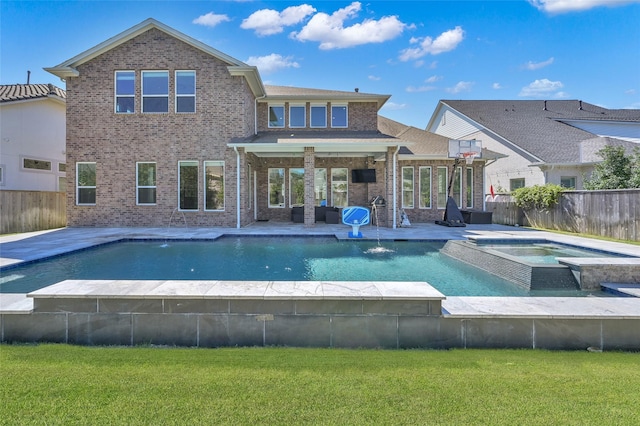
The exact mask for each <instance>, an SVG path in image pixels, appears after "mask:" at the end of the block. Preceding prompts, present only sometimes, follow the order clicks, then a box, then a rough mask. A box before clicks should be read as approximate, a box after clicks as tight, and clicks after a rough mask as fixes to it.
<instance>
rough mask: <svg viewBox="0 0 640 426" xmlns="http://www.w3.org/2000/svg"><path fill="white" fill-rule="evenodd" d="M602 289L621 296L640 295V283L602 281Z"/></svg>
mask: <svg viewBox="0 0 640 426" xmlns="http://www.w3.org/2000/svg"><path fill="white" fill-rule="evenodd" d="M600 287H602V291H604V292H606V293H611V294H613V295H615V296H622V297H640V283H602V284H600Z"/></svg>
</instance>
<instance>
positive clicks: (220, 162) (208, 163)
mask: <svg viewBox="0 0 640 426" xmlns="http://www.w3.org/2000/svg"><path fill="white" fill-rule="evenodd" d="M207 166H215V167H222V174H221V175H220V176H221V178H222V206H221V207H219V208H217V209H210V208H208V206H207V193H208V192H209V188H208V187H207V186H208V181H207ZM202 169H203V173H204V210H205V211H207V212H223V211H224V209H225V205H226V197H225V192H226V188H225V184H226V181H225V168H224V160H207V161H205V162H204V166H203V167H202Z"/></svg>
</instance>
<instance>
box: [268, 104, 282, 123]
mask: <svg viewBox="0 0 640 426" xmlns="http://www.w3.org/2000/svg"><path fill="white" fill-rule="evenodd" d="M269 127H272V128H273V127H284V106H283V105H269Z"/></svg>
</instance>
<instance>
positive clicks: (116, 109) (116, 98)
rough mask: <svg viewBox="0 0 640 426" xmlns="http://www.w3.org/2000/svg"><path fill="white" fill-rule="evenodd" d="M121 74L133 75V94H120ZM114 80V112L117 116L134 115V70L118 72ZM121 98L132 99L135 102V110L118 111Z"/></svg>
mask: <svg viewBox="0 0 640 426" xmlns="http://www.w3.org/2000/svg"><path fill="white" fill-rule="evenodd" d="M120 73H123V74H124V73H133V93H131V94H128V93H127V94H126V95H120V94H118V74H120ZM113 80H114V85H113V112H115V113H116V114H134V113H135V112H136V72H135V71H134V70H118V71H116V72H115V73H114V75H113ZM120 98H131V99H132V100H133V110H132V111H118V99H120Z"/></svg>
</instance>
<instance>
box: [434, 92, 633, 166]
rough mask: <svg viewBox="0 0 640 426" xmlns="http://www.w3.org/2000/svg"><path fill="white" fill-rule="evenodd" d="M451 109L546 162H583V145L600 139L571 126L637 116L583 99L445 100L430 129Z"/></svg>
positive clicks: (479, 126) (476, 127)
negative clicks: (581, 144)
mask: <svg viewBox="0 0 640 426" xmlns="http://www.w3.org/2000/svg"><path fill="white" fill-rule="evenodd" d="M447 108H448V109H450V110H453V111H455V112H457V113H459V114H460V115H462V116H464V117H465V119H466V120H467V122H469V123H472V124H473V125H474V128H475V129H476V130H477V131H485V132H488V133H489V134H491V135H492V136H495V137H496V138H498V139H502V140H503V141H504V142H505V143H508V144H510V145H513V146H516V147H518V148H520V149H522V150H524V151H526V152H528V153H530V154H532V155H534V156H535V157H537V158H539V159H540V160H541V161H542V162H546V163H570V162H577V161H579V158H580V145H579V144H580V142H582V141H585V140H588V139H592V138H594V137H596V135H594V134H593V133H590V132H588V131H585V130H582V129H579V128H577V127H574V126H571V125H569V124H567V123H569V122H571V121H576V120H599V121H603V120H609V121H613V120H616V119H619V117H621V116H624V117H625V118H626V119H627V120H629V119H632V120H633V116H634V113H633V112H630V113H621V112H620V110H608V109H606V108H602V107H599V106H597V105H593V104H589V103H586V102H582V101H579V100H554V101H541V100H540V101H523V100H496V101H492V100H442V101H440V104H439V106H438V108H437V109H436V112H435V113H434V115H433V116H432V119H431V121H430V122H429V127H428V129H431V130H433V126H435V125H437V123H435V119H436V117H437V116H441V113H442V110H443V109H447ZM565 121H566V122H567V123H565Z"/></svg>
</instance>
